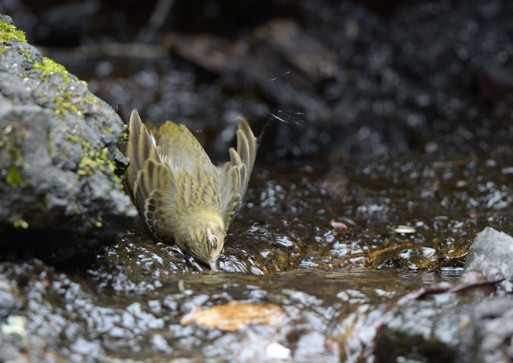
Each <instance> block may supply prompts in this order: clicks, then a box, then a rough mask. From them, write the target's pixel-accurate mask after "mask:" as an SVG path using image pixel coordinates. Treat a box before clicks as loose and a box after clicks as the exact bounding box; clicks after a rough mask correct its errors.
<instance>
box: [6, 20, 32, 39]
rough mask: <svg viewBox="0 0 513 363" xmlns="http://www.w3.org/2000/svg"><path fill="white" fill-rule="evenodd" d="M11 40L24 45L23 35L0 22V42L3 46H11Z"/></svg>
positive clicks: (13, 27)
mask: <svg viewBox="0 0 513 363" xmlns="http://www.w3.org/2000/svg"><path fill="white" fill-rule="evenodd" d="M12 40H17V41H19V42H23V43H26V42H27V38H25V33H24V32H22V31H21V30H18V29H16V27H15V26H14V25H10V24H7V23H4V22H3V21H0V42H1V43H4V44H11V41H12Z"/></svg>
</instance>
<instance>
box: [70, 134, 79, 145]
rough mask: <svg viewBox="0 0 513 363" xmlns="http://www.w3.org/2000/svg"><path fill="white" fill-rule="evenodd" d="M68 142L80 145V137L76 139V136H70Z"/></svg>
mask: <svg viewBox="0 0 513 363" xmlns="http://www.w3.org/2000/svg"><path fill="white" fill-rule="evenodd" d="M68 140H69V141H71V142H74V143H75V144H78V137H76V136H75V135H69V134H68Z"/></svg>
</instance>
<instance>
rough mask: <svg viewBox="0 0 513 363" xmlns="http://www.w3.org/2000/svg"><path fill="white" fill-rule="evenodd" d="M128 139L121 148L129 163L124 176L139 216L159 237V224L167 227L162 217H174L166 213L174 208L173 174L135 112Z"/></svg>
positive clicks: (133, 112) (131, 120)
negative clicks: (157, 213)
mask: <svg viewBox="0 0 513 363" xmlns="http://www.w3.org/2000/svg"><path fill="white" fill-rule="evenodd" d="M128 137H129V138H128V142H126V143H125V144H124V145H122V147H121V151H122V152H123V153H124V154H125V156H127V157H128V158H129V159H130V166H129V167H128V168H127V170H126V172H125V175H126V181H127V185H128V188H129V190H130V192H131V194H132V198H133V200H134V203H135V205H136V206H137V209H138V210H139V213H140V214H141V216H143V217H144V218H145V219H146V223H147V224H148V226H149V227H150V230H151V231H152V232H153V233H155V234H156V235H159V233H158V225H157V224H159V225H162V224H163V223H165V222H164V217H162V216H161V214H163V215H164V216H165V215H172V213H169V211H168V210H167V209H169V208H173V205H174V194H175V193H174V190H175V184H176V183H175V182H174V178H173V174H172V172H171V170H170V169H169V168H168V167H167V165H165V164H163V163H162V162H161V158H160V156H159V153H158V151H157V148H156V146H155V144H154V142H153V139H152V137H151V136H150V134H149V133H148V130H147V129H146V126H145V125H144V124H143V123H142V121H141V118H140V117H139V113H138V112H137V111H136V110H134V111H132V115H131V117H130V124H129V136H128ZM156 206H158V212H159V215H158V216H157V215H156V214H155V213H156V212H155V210H156V209H157V208H155V207H156ZM150 224H151V225H150Z"/></svg>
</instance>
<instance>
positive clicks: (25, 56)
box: [18, 46, 32, 62]
mask: <svg viewBox="0 0 513 363" xmlns="http://www.w3.org/2000/svg"><path fill="white" fill-rule="evenodd" d="M18 49H19V50H20V52H21V54H22V55H23V57H24V58H25V59H26V60H28V61H29V62H32V57H31V56H30V53H29V52H28V51H27V50H26V49H25V48H23V47H22V46H20V47H18Z"/></svg>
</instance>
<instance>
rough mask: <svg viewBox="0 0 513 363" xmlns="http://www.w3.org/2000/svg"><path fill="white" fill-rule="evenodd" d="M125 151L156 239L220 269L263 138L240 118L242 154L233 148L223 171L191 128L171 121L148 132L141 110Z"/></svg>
mask: <svg viewBox="0 0 513 363" xmlns="http://www.w3.org/2000/svg"><path fill="white" fill-rule="evenodd" d="M121 151H122V152H123V154H125V156H127V157H128V158H129V159H130V166H129V167H128V168H127V169H126V172H125V176H126V181H127V184H128V188H129V190H130V192H131V194H132V198H133V200H134V203H135V205H136V206H137V209H138V210H139V214H140V215H141V217H142V218H143V219H144V221H145V222H146V225H147V226H148V228H149V230H150V231H151V233H152V234H153V236H154V237H155V238H156V239H157V240H159V241H162V242H164V243H168V244H171V243H173V242H176V244H178V246H179V247H180V248H181V249H182V251H184V252H185V253H188V254H190V255H192V256H193V257H194V258H195V259H196V260H198V261H200V262H202V263H205V264H207V265H208V266H210V268H211V269H212V270H214V271H216V270H217V259H218V258H219V255H220V254H221V251H222V250H223V246H224V239H225V237H226V233H227V231H228V227H229V225H230V222H231V220H232V218H233V216H234V214H235V213H236V212H237V211H238V210H239V208H240V207H241V205H242V200H243V198H244V195H245V194H246V190H247V188H248V182H249V177H250V175H251V172H252V170H253V165H254V163H255V157H256V151H257V139H256V138H255V136H254V135H253V132H252V131H251V128H250V127H249V124H248V122H247V121H246V120H245V119H242V118H239V119H238V130H237V150H235V149H234V148H230V149H229V153H230V161H228V162H226V163H224V164H223V165H222V166H219V167H215V166H214V165H213V164H212V162H211V161H210V158H209V157H208V155H207V153H206V152H205V150H204V149H203V147H202V146H201V145H200V143H199V142H198V140H197V139H196V138H195V137H194V136H193V134H192V133H191V132H190V131H189V130H188V129H187V127H185V126H184V125H176V124H175V123H173V122H171V121H167V122H166V123H165V124H164V125H162V126H161V127H160V128H158V129H154V130H150V132H148V129H147V127H146V126H145V125H144V124H143V123H142V121H141V118H140V116H139V113H138V112H137V111H136V110H134V111H132V115H131V117H130V125H129V136H128V141H126V142H125V143H124V144H123V145H122V146H121Z"/></svg>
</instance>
